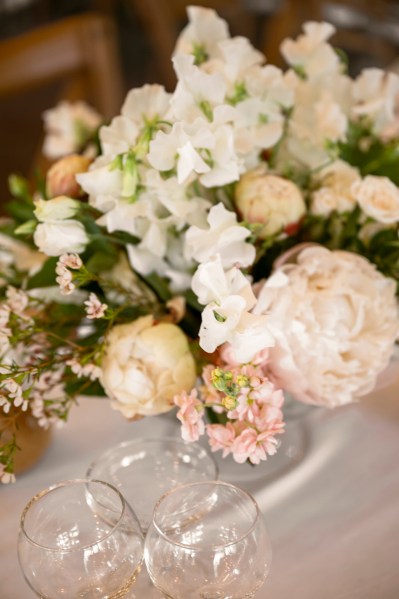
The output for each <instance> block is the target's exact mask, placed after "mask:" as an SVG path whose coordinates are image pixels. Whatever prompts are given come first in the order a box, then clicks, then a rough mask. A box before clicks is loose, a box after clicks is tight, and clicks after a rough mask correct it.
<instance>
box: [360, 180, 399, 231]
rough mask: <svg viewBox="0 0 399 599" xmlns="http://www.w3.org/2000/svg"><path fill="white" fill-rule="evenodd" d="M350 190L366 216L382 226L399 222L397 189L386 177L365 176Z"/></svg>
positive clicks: (398, 195)
mask: <svg viewBox="0 0 399 599" xmlns="http://www.w3.org/2000/svg"><path fill="white" fill-rule="evenodd" d="M351 190H352V193H353V195H354V196H355V198H356V200H357V201H358V203H359V206H360V207H361V209H362V210H363V212H364V213H365V214H367V216H371V217H372V218H374V219H375V220H376V221H378V222H379V223H384V224H393V223H397V222H399V188H398V187H396V185H395V184H394V183H393V182H392V181H391V180H390V179H388V177H376V176H374V175H367V177H365V178H364V179H363V180H362V181H358V182H356V183H354V184H353V186H352V188H351Z"/></svg>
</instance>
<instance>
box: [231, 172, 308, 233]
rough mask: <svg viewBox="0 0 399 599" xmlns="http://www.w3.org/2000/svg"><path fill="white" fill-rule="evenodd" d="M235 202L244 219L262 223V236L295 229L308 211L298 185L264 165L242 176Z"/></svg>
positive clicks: (237, 187) (260, 231)
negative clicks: (269, 171) (269, 170)
mask: <svg viewBox="0 0 399 599" xmlns="http://www.w3.org/2000/svg"><path fill="white" fill-rule="evenodd" d="M235 205H236V206H237V209H238V211H239V213H240V214H241V216H242V218H243V219H244V220H245V221H247V222H248V223H250V224H260V225H263V226H262V227H261V228H260V230H259V231H257V235H258V236H259V237H260V239H266V237H269V236H270V235H275V234H276V233H279V232H285V233H287V234H290V233H292V232H294V231H295V229H296V227H297V225H298V223H299V221H300V220H301V218H302V216H303V215H304V214H305V211H306V206H305V202H304V199H303V197H302V193H301V191H300V189H299V187H297V186H296V185H295V183H293V182H292V181H290V180H289V179H284V178H283V177H279V176H277V175H273V174H270V173H268V172H266V171H265V169H263V168H256V169H254V170H252V171H248V172H247V173H245V174H244V175H243V176H242V177H241V179H240V181H239V182H238V183H237V186H236V190H235Z"/></svg>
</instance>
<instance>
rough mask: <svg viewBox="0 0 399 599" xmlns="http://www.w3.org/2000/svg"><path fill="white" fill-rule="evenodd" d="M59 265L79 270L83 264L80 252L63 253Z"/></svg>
mask: <svg viewBox="0 0 399 599" xmlns="http://www.w3.org/2000/svg"><path fill="white" fill-rule="evenodd" d="M58 265H60V266H65V267H66V268H72V269H73V270H79V268H81V267H82V266H83V262H82V260H81V258H80V256H79V255H78V254H62V255H61V256H60V257H59V259H58V262H57V266H58Z"/></svg>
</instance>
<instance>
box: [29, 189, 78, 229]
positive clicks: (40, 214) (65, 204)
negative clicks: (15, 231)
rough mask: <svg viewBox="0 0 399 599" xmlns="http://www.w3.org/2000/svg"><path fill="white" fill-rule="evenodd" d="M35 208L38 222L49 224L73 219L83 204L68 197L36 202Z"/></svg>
mask: <svg viewBox="0 0 399 599" xmlns="http://www.w3.org/2000/svg"><path fill="white" fill-rule="evenodd" d="M35 206H36V207H35V210H34V213H35V216H36V218H37V220H39V221H40V222H42V223H48V222H53V221H57V220H66V219H68V218H72V217H73V216H75V214H77V212H79V209H80V206H81V204H80V202H78V201H77V200H73V199H72V198H68V197H67V196H58V197H57V198H53V199H52V200H41V199H40V200H36V202H35Z"/></svg>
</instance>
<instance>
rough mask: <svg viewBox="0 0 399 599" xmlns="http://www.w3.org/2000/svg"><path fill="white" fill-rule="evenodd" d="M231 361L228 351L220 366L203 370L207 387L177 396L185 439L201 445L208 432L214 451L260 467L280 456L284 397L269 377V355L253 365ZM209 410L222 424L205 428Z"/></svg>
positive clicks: (260, 356)
mask: <svg viewBox="0 0 399 599" xmlns="http://www.w3.org/2000/svg"><path fill="white" fill-rule="evenodd" d="M229 359H230V356H229V351H228V347H227V348H223V350H222V352H221V359H220V365H219V366H217V367H215V366H214V365H207V366H205V368H204V369H203V373H202V379H203V385H202V386H201V387H200V389H199V392H197V390H196V389H193V390H192V391H191V392H190V393H189V394H188V393H186V392H183V393H182V394H181V395H179V396H176V397H175V399H174V401H175V404H176V405H177V406H178V407H179V408H180V409H179V411H178V413H177V418H178V419H179V420H180V422H181V425H182V427H181V431H182V437H183V439H184V440H186V441H197V440H198V439H199V437H200V435H202V434H204V432H205V431H206V433H207V435H208V438H209V444H210V447H211V449H212V451H218V450H221V451H222V452H223V457H226V456H227V455H229V454H232V455H233V458H234V460H235V461H236V462H238V463H240V464H241V463H243V462H246V461H247V460H248V461H250V462H251V463H252V464H259V462H260V461H262V460H266V459H267V456H268V455H273V454H274V453H276V451H277V447H278V440H277V438H276V436H277V435H279V434H281V433H283V432H284V421H283V413H282V405H283V402H284V395H283V392H282V390H281V389H278V388H276V387H275V385H274V384H273V382H272V381H271V380H270V379H269V378H268V376H267V356H266V355H265V354H264V353H263V354H262V355H258V356H256V358H255V359H254V361H253V362H251V363H249V364H237V363H235V362H234V361H227V360H229ZM206 408H207V409H212V410H213V412H215V413H216V414H217V415H218V420H219V423H218V424H208V425H205V423H204V416H205V412H206Z"/></svg>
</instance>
